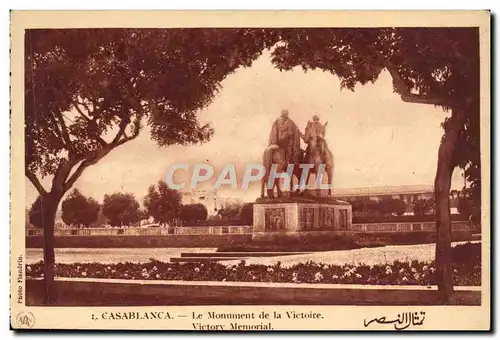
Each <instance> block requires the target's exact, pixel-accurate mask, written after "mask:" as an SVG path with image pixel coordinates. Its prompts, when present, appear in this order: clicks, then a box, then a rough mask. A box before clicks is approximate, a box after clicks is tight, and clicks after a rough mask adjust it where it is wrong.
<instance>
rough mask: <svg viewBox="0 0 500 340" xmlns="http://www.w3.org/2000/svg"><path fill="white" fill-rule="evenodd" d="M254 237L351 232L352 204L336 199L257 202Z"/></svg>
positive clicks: (254, 209) (268, 200) (254, 217)
mask: <svg viewBox="0 0 500 340" xmlns="http://www.w3.org/2000/svg"><path fill="white" fill-rule="evenodd" d="M253 211H254V213H253V214H254V215H253V239H256V238H261V237H262V236H265V235H266V234H269V233H273V234H275V233H282V234H288V235H290V234H294V233H300V234H303V233H315V234H316V233H317V232H328V231H329V232H349V231H350V230H351V229H352V209H351V205H350V204H349V203H347V202H344V201H339V200H334V199H324V198H321V199H316V200H315V199H294V198H288V199H267V200H259V201H257V202H256V203H255V205H254V208H253Z"/></svg>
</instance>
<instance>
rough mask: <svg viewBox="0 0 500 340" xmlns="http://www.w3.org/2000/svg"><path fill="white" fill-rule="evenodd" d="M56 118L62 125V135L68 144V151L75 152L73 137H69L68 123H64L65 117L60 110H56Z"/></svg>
mask: <svg viewBox="0 0 500 340" xmlns="http://www.w3.org/2000/svg"><path fill="white" fill-rule="evenodd" d="M55 118H56V120H57V121H58V122H59V125H60V126H61V133H62V137H63V139H64V142H65V143H66V146H67V147H68V152H69V153H70V154H73V153H75V148H74V146H73V143H72V142H71V139H70V138H69V132H68V128H67V127H66V124H64V119H63V117H62V114H61V113H60V112H56V113H55Z"/></svg>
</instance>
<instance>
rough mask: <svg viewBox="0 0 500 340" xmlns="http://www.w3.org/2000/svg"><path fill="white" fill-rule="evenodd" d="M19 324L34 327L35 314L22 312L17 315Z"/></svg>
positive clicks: (23, 326) (24, 326) (22, 326)
mask: <svg viewBox="0 0 500 340" xmlns="http://www.w3.org/2000/svg"><path fill="white" fill-rule="evenodd" d="M16 322H17V326H18V327H21V328H32V327H33V326H34V325H35V316H34V315H33V314H32V313H30V312H28V313H25V312H20V313H19V314H17V316H16Z"/></svg>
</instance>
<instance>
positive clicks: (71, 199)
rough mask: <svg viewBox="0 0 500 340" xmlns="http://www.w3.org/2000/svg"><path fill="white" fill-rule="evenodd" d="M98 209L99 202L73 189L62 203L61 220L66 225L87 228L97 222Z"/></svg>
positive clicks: (99, 206)
mask: <svg viewBox="0 0 500 340" xmlns="http://www.w3.org/2000/svg"><path fill="white" fill-rule="evenodd" d="M100 209H101V205H100V204H99V202H97V201H96V200H94V199H93V198H92V197H88V198H87V197H85V196H84V195H82V194H81V193H80V191H79V190H78V189H74V190H73V192H71V193H70V194H69V195H68V197H67V198H66V199H65V200H64V201H63V202H62V220H63V221H64V223H66V224H68V225H76V226H81V225H83V226H85V227H89V226H90V225H91V224H92V223H95V222H96V221H97V217H98V213H99V210H100Z"/></svg>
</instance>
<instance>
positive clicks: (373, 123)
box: [26, 53, 463, 205]
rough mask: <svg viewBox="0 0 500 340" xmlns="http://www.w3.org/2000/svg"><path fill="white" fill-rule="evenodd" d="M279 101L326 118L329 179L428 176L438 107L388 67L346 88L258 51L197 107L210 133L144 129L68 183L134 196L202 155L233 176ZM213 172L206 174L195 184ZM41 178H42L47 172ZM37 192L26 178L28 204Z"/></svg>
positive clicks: (428, 180)
mask: <svg viewBox="0 0 500 340" xmlns="http://www.w3.org/2000/svg"><path fill="white" fill-rule="evenodd" d="M282 109H288V110H289V117H290V118H291V119H292V120H293V121H294V122H295V123H296V124H297V126H298V127H299V128H300V129H301V130H302V131H303V132H304V128H305V126H306V124H307V122H308V120H310V119H312V116H313V115H314V114H317V115H318V116H319V117H320V119H321V121H322V122H323V123H325V122H326V121H328V125H327V127H326V141H327V143H328V146H329V148H330V150H331V151H332V153H333V156H334V176H333V177H334V179H333V188H334V189H335V188H339V189H341V188H342V189H345V188H358V187H379V186H393V185H432V184H433V182H434V176H435V171H436V165H437V151H438V146H439V141H440V139H441V136H442V134H443V130H442V128H441V127H440V124H441V122H443V120H444V118H445V117H446V115H447V114H446V113H445V112H443V111H442V109H440V108H436V107H434V106H431V105H425V104H414V103H405V102H403V101H402V100H401V98H400V97H399V96H398V95H397V94H395V93H393V90H392V79H391V77H390V75H389V74H388V73H387V72H384V73H382V74H381V75H380V77H379V79H378V80H377V81H376V82H375V83H374V84H367V85H364V86H361V85H358V86H357V87H356V88H355V91H354V92H352V91H349V90H340V82H339V79H338V78H337V77H335V76H333V75H332V74H330V73H326V72H323V71H320V70H317V71H307V72H304V71H303V70H302V69H299V68H296V69H294V70H292V71H286V72H285V71H279V70H277V69H275V68H274V67H273V65H272V63H271V59H270V55H269V54H268V53H264V54H263V55H262V56H261V57H260V58H259V59H257V60H256V61H255V62H254V63H253V65H252V66H251V67H250V68H243V69H238V70H237V71H236V72H235V73H233V74H231V75H229V76H228V77H227V78H226V79H225V80H224V81H223V82H222V89H221V91H220V92H219V94H218V95H217V96H216V97H215V99H214V100H213V102H212V103H211V104H210V105H209V106H208V107H207V108H205V109H203V110H201V111H200V113H199V118H200V121H202V122H210V123H211V125H212V127H213V128H214V130H215V134H214V136H213V138H212V140H211V141H210V142H208V143H204V144H202V145H194V146H170V147H165V148H160V147H158V146H157V145H156V143H155V142H154V141H152V140H151V139H150V135H149V133H148V131H147V129H146V130H144V131H142V132H141V134H140V135H139V137H137V138H136V139H135V140H133V141H131V142H128V143H126V144H124V145H122V146H120V147H118V148H117V149H115V150H113V151H112V152H111V153H110V154H109V155H107V156H106V157H105V158H104V159H102V160H101V161H100V162H99V163H98V164H96V165H93V166H91V167H89V168H87V169H86V170H85V172H84V173H83V175H82V176H81V177H80V178H79V179H78V181H77V182H76V183H75V186H74V187H76V188H78V189H79V190H80V191H81V192H82V193H83V194H84V195H86V196H91V197H93V198H94V199H96V200H98V201H100V202H102V200H103V198H104V195H105V194H111V193H113V192H127V193H132V194H134V195H135V197H136V198H137V199H138V200H139V202H142V200H143V198H144V196H145V195H146V194H147V190H148V187H149V186H150V185H151V184H155V183H157V182H158V181H159V180H164V179H165V176H166V172H167V168H168V167H169V166H171V165H173V164H176V163H188V164H191V169H192V164H194V163H197V162H202V163H210V164H212V165H213V166H214V168H215V169H216V171H215V175H216V176H217V175H218V174H219V173H220V170H221V169H222V167H224V166H225V165H226V164H228V163H234V164H236V169H237V175H238V177H239V178H241V177H242V176H243V171H244V167H245V164H247V163H260V162H261V159H262V153H263V151H264V149H265V148H266V146H267V143H268V138H269V133H270V129H271V125H272V123H273V121H274V120H275V119H276V118H278V117H279V115H280V111H281V110H282ZM302 147H303V148H304V147H305V145H304V144H302ZM176 175H177V176H176V178H175V181H179V180H185V179H187V178H188V174H186V173H185V172H183V171H178V172H176ZM214 182H215V178H214V179H213V180H212V181H211V182H207V183H204V184H203V185H201V186H200V188H209V187H210V186H211V185H212V184H213V183H214ZM42 183H43V184H44V186H45V188H48V186H49V183H50V178H45V179H43V180H42ZM239 183H240V181H238V184H239ZM462 185H463V177H462V171H461V170H458V169H457V170H455V173H454V175H453V181H452V186H453V187H454V188H461V187H462ZM70 191H71V190H70ZM219 192H220V195H221V196H225V197H241V198H243V199H244V200H245V201H253V200H255V198H256V197H258V196H259V195H260V185H258V184H257V183H256V185H253V186H250V188H249V189H247V190H246V191H244V190H241V189H236V190H233V189H230V188H229V187H228V186H222V187H221V190H219ZM36 196H37V193H36V190H35V188H34V187H33V185H32V184H31V183H30V182H29V181H28V180H26V203H27V205H30V204H31V203H32V202H33V201H34V200H35V199H36Z"/></svg>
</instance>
